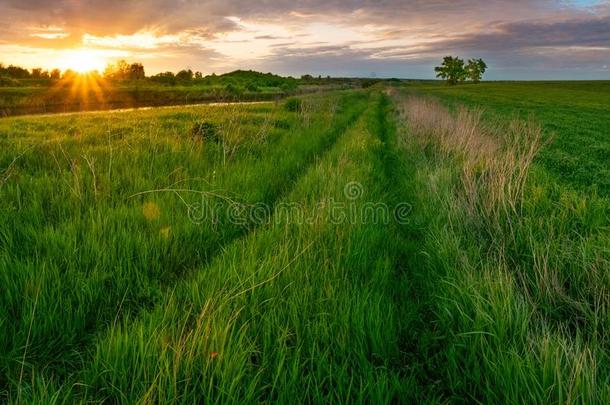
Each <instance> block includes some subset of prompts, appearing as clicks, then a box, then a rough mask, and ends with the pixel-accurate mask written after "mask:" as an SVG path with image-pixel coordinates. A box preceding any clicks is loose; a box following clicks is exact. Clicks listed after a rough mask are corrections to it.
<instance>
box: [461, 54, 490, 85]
mask: <svg viewBox="0 0 610 405" xmlns="http://www.w3.org/2000/svg"><path fill="white" fill-rule="evenodd" d="M486 70H487V64H486V63H485V62H484V61H483V59H470V60H469V61H468V64H467V65H466V75H467V76H468V78H469V79H470V80H472V82H473V83H479V82H480V81H481V78H482V77H483V74H484V73H485V71H486Z"/></svg>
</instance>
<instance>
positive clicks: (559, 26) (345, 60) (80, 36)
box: [0, 0, 610, 79]
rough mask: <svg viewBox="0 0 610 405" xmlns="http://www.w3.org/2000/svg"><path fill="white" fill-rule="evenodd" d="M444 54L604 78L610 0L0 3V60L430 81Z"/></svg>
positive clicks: (513, 68) (554, 74)
mask: <svg viewBox="0 0 610 405" xmlns="http://www.w3.org/2000/svg"><path fill="white" fill-rule="evenodd" d="M446 54H455V55H459V56H462V57H464V58H469V57H481V58H484V59H485V60H486V61H487V62H488V65H489V66H490V70H489V74H488V75H487V78H488V79H542V78H544V79H610V1H609V0H510V1H509V0H402V1H398V0H379V1H370V0H369V1H367V0H359V1H356V0H310V1H289V0H279V1H271V0H267V1H256V0H207V1H204V0H146V1H145V0H106V1H104V0H100V1H93V0H58V1H49V0H0V61H1V62H3V63H5V64H18V65H22V66H25V67H29V68H32V67H43V68H52V67H59V68H62V69H66V68H71V67H73V66H74V65H75V64H78V63H81V66H82V64H83V63H85V62H83V61H86V63H85V66H87V67H91V68H94V69H103V66H104V65H105V64H106V63H107V62H109V61H113V60H116V59H126V60H128V61H130V62H132V61H141V62H142V63H144V65H145V67H146V70H147V73H148V74H152V73H156V72H159V71H162V70H163V71H165V70H174V71H175V70H179V69H182V68H191V69H193V70H199V71H202V72H203V73H206V74H207V73H212V72H216V73H221V72H226V71H229V70H234V69H238V68H240V69H255V70H263V71H273V72H276V73H281V74H290V75H301V74H304V73H311V74H314V75H318V74H322V75H327V74H328V75H333V76H365V77H368V76H371V75H376V76H378V77H390V76H394V77H404V78H432V77H433V76H434V72H433V70H432V67H433V66H434V65H435V64H437V62H438V61H439V59H440V58H441V57H442V56H443V55H446ZM79 61H80V62H79Z"/></svg>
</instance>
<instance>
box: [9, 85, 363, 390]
mask: <svg viewBox="0 0 610 405" xmlns="http://www.w3.org/2000/svg"><path fill="white" fill-rule="evenodd" d="M340 101H341V102H340V105H339V106H338V107H339V108H340V109H341V111H339V112H338V113H337V116H336V117H334V116H327V115H326V116H325V115H324V114H323V113H322V114H321V115H320V119H317V118H314V119H313V121H312V122H309V123H308V124H307V125H303V124H302V123H301V124H297V123H294V124H291V125H295V126H296V125H303V127H302V129H297V130H292V131H288V132H285V135H284V134H279V135H277V136H276V139H275V140H274V142H275V143H273V144H265V146H266V148H265V157H266V159H264V160H261V159H259V158H258V157H257V153H256V151H252V150H248V152H247V154H246V156H238V157H239V158H240V159H239V160H232V161H230V162H229V163H228V164H222V165H220V164H218V168H217V169H216V170H214V178H213V179H212V180H213V181H214V183H215V185H220V187H221V189H228V190H238V192H239V195H240V197H241V198H242V200H240V201H242V202H245V203H247V202H248V201H255V202H260V203H265V204H268V205H269V206H270V207H272V206H273V204H274V203H275V202H276V201H277V200H278V199H279V198H280V197H281V196H282V195H283V194H285V193H286V192H287V191H288V190H289V189H290V188H291V187H292V179H293V178H294V177H295V176H296V177H298V176H299V173H302V172H303V171H304V170H305V168H306V167H307V166H308V165H310V164H312V163H313V162H315V161H316V156H318V155H319V154H320V153H322V152H324V150H326V149H327V148H329V147H330V146H331V145H332V144H333V143H334V142H335V141H336V139H337V138H338V136H340V135H341V133H343V132H344V131H345V130H346V128H347V127H348V126H349V125H350V123H351V122H352V121H353V119H354V117H355V116H356V115H358V114H359V112H361V111H362V109H363V108H364V105H365V104H366V96H365V95H364V94H357V95H354V94H352V95H348V96H346V97H342V99H341V100H340ZM324 108H326V109H327V107H324ZM327 111H332V108H331V109H327ZM324 120H326V122H325V121H324ZM240 124H241V123H240ZM62 141H63V142H69V140H67V141H65V140H63V139H62ZM135 141H136V142H139V141H140V140H139V139H136V140H135ZM131 142H133V140H132V141H131ZM174 142H175V141H174V140H172V139H167V138H164V139H163V140H162V141H161V142H159V143H161V145H162V146H163V147H166V148H169V149H170V150H171V151H172V152H174V151H175V152H177V154H182V155H184V153H185V152H183V151H181V150H180V149H178V150H177V151H176V147H177V148H184V147H186V148H189V149H191V148H192V150H190V151H186V153H189V154H191V156H192V158H191V161H192V160H193V159H196V158H195V156H194V155H196V153H201V151H200V150H198V149H199V147H198V146H197V145H193V144H192V143H190V144H189V142H188V141H187V142H185V141H182V142H184V143H183V144H182V145H175V144H174ZM166 143H169V145H167V144H166ZM59 145H61V143H60V144H59ZM87 146H89V145H87ZM206 146H207V145H206ZM59 148H60V149H62V150H64V149H63V148H62V147H61V146H59ZM66 148H68V147H67V146H66ZM80 148H81V150H82V152H84V151H89V149H87V148H86V147H80ZM155 149H156V150H155V153H153V154H152V160H153V161H154V160H158V163H156V164H154V167H155V169H156V171H161V172H163V171H165V172H168V171H169V170H167V169H166V170H164V169H163V168H164V167H167V166H165V165H169V164H171V162H172V161H173V159H174V156H173V153H172V152H170V151H167V152H160V151H159V150H158V149H157V148H155ZM77 150H78V149H77ZM138 150H139V149H138ZM145 150H147V149H145ZM286 150H291V151H294V152H292V153H289V154H287V153H286V152H285V151H286ZM105 152H106V153H110V154H112V153H113V152H112V150H110V151H109V152H108V151H105ZM140 152H141V153H142V154H144V151H141V150H140ZM175 152H174V153H175ZM219 152H223V151H219ZM68 153H70V152H68ZM72 153H77V152H72ZM86 153H91V152H86ZM217 155H218V156H219V158H223V160H224V156H222V155H220V153H218V154H217ZM140 157H141V155H136V156H134V155H133V153H129V154H127V153H124V154H121V152H120V151H118V152H114V156H112V157H108V156H104V155H99V156H98V162H99V161H102V159H104V158H106V159H108V161H110V159H112V160H113V165H114V167H115V170H117V171H118V170H121V169H125V168H127V167H130V165H129V164H128V162H129V161H131V162H133V161H134V158H135V159H136V160H137V159H139V158H140ZM183 157H184V156H183ZM207 157H208V158H210V157H211V158H212V159H210V161H213V156H210V154H208V156H207ZM168 158H169V159H168ZM149 159H151V158H149ZM168 160H169V161H168ZM184 163H188V161H187V162H183V164H184ZM160 165H162V166H160ZM143 166H144V167H147V166H148V165H143ZM208 166H209V163H208ZM26 167H27V166H26ZM152 167H153V166H152V165H151V168H152ZM189 169H190V170H189V172H190V173H192V174H195V173H197V171H198V169H199V170H201V169H202V168H201V166H200V167H199V168H197V167H194V168H193V167H191V168H189ZM206 169H207V170H206V171H204V172H202V174H203V175H204V176H205V175H209V173H208V171H210V170H212V168H206ZM204 170H205V169H204ZM185 171H186V170H185ZM172 173H173V172H172ZM70 174H71V173H66V174H63V176H66V177H67V176H70ZM170 174H171V173H170ZM192 174H191V175H192ZM124 175H128V174H127V173H125V174H123V173H122V174H121V175H120V176H117V177H119V178H118V179H116V177H115V180H114V183H111V180H110V178H109V179H107V181H108V182H109V183H110V185H109V187H112V188H114V189H115V190H116V188H119V189H120V188H121V186H120V185H118V184H120V182H121V181H129V180H128V178H123V176H124ZM63 176H61V177H63ZM108 176H109V177H110V175H108ZM182 176H183V177H184V178H185V179H187V180H186V181H182V182H176V183H180V184H179V185H178V186H174V187H173V188H180V189H189V188H190V187H193V186H194V187H193V189H196V190H197V189H199V190H206V189H207V190H209V185H206V184H205V183H203V184H202V182H195V185H192V183H193V182H190V183H191V185H189V180H188V179H189V177H188V175H186V174H184V173H183V174H182ZM137 178H138V177H137V176H136V179H137ZM33 180H34V181H36V182H37V185H38V187H41V188H42V190H47V189H48V188H49V186H50V183H51V182H58V183H59V184H57V186H56V187H57V190H58V191H59V193H60V195H61V194H70V187H69V184H68V185H67V184H62V183H61V181H60V180H61V179H59V180H55V179H54V178H49V177H48V176H44V177H43V178H42V179H41V178H40V177H36V176H34V177H33ZM87 180H89V181H91V180H92V178H89V179H86V180H83V183H85V184H86V183H87ZM103 180H104V179H103V174H98V175H97V181H99V182H102V181H103ZM166 181H167V179H166ZM117 183H118V184H117ZM202 185H203V187H202ZM142 186H143V185H142V184H141V183H136V184H134V185H132V187H134V188H135V187H142ZM206 186H207V187H206ZM124 188H125V190H121V191H119V192H116V191H115V192H114V193H110V192H108V195H107V197H106V198H100V197H99V196H90V195H89V196H87V197H83V198H86V199H87V203H88V204H87V205H84V203H83V201H82V200H78V201H76V203H75V202H74V200H73V199H72V200H71V199H70V198H69V195H65V196H63V197H60V199H57V200H53V201H52V202H49V203H47V204H48V207H49V208H50V209H51V210H56V209H59V210H60V211H62V212H63V213H64V215H65V216H60V215H58V217H55V218H54V216H53V214H52V213H50V212H49V209H48V208H47V209H42V207H41V206H40V204H41V203H42V204H44V203H43V202H41V201H40V200H41V198H43V197H46V195H45V194H44V193H42V192H41V189H36V188H34V189H33V190H30V189H28V191H27V192H30V193H33V195H32V196H31V197H30V198H23V199H22V201H23V205H24V207H23V208H24V209H21V208H20V210H19V211H18V213H17V215H15V216H13V217H8V216H7V217H4V221H5V222H4V224H3V225H4V226H3V229H5V232H4V235H5V236H6V237H5V238H4V239H3V241H2V242H3V245H4V246H3V247H4V248H5V249H3V252H5V253H4V254H3V255H2V256H1V257H0V262H1V263H2V264H3V267H4V268H5V269H7V271H5V272H3V274H2V277H3V283H4V285H5V286H7V289H6V290H5V294H3V297H2V299H1V301H0V303H1V304H2V308H3V310H4V311H3V313H6V314H8V315H9V316H11V317H12V319H18V320H19V321H18V322H12V323H8V322H7V324H6V327H5V328H4V329H3V331H2V333H1V334H0V337H2V342H3V344H2V346H3V347H6V348H7V350H6V351H5V352H4V353H3V356H2V359H1V363H0V364H1V366H2V370H3V373H2V374H3V377H2V378H1V379H0V381H2V380H3V381H4V384H6V386H7V387H11V386H12V387H15V386H21V385H23V384H24V381H28V380H30V379H36V378H37V377H38V376H39V375H40V374H44V375H47V376H49V377H48V378H51V379H59V380H61V378H62V375H66V374H67V373H69V372H70V370H72V369H74V367H78V364H79V363H80V362H81V359H82V357H83V356H84V355H85V354H86V352H87V350H86V346H87V345H88V344H89V342H90V341H91V339H93V338H94V337H95V335H96V334H98V333H100V332H101V331H102V330H103V329H104V328H106V327H112V326H113V325H115V324H116V323H117V322H118V321H119V320H120V319H121V318H123V317H127V318H130V317H132V316H134V315H135V314H137V312H139V311H140V310H142V309H144V308H147V307H149V308H150V307H153V306H154V305H155V303H156V302H157V301H159V300H160V299H161V297H163V295H164V294H165V292H164V291H167V290H170V291H171V286H172V285H173V284H174V283H175V281H176V280H178V279H180V278H182V277H184V275H185V274H188V272H189V271H190V269H192V268H194V267H197V266H201V265H202V264H205V263H207V262H208V261H210V260H211V259H212V258H213V257H214V255H215V254H217V253H218V252H220V251H222V248H223V246H224V245H226V244H228V243H230V241H232V240H234V239H236V238H238V237H240V236H241V235H243V234H245V233H247V232H251V231H252V230H253V229H254V228H253V226H254V225H255V224H251V223H232V221H231V218H230V217H227V216H226V215H223V216H219V217H218V218H217V222H216V223H214V224H211V223H209V222H203V221H202V222H201V223H199V224H194V223H193V221H192V220H193V218H189V216H188V215H187V214H188V212H187V209H186V208H185V207H184V205H183V201H184V199H187V200H188V199H189V198H192V196H189V195H186V196H177V195H176V194H175V193H164V194H162V195H159V193H155V194H152V195H145V196H143V197H141V198H137V199H128V200H126V199H125V197H126V196H128V195H130V194H131V193H129V192H128V189H129V188H128V187H124ZM155 188H158V187H152V189H155ZM142 189H144V190H146V188H140V190H142ZM211 191H213V192H216V189H212V190H211ZM11 192H13V193H23V192H22V191H20V186H19V183H18V184H17V185H16V186H14V189H11V188H9V190H8V193H7V194H5V201H6V202H7V203H8V202H10V201H11V198H10V197H12V195H11ZM221 193H223V192H221ZM224 193H226V192H224ZM49 194H50V195H53V194H55V193H49ZM233 198H234V197H233ZM13 201H14V200H13ZM190 201H192V199H191V200H190ZM195 203H197V200H195ZM221 203H223V201H221ZM75 205H76V206H75ZM213 207H214V208H215V209H217V210H218V212H221V213H224V214H226V212H227V210H228V209H227V207H226V206H224V205H220V206H219V205H218V204H214V206H213ZM71 209H76V212H75V213H74V212H70V210H71ZM20 221H23V222H21V224H20V226H19V227H18V230H19V232H14V231H11V232H10V233H9V232H8V230H9V229H15V228H16V227H17V223H19V222H20ZM26 224H27V225H29V226H26ZM134 229H139V232H138V233H135V234H134ZM41 230H42V232H41ZM16 246H20V247H21V249H22V250H19V249H16ZM8 252H13V254H11V255H9V254H8ZM96 252H97V253H96ZM15 253H16V254H15ZM24 290H25V291H26V294H25V296H24V295H23V293H22V291H24ZM49 337H52V338H51V339H49ZM68 354H69V355H68ZM24 375H25V379H24ZM9 389H10V388H9Z"/></svg>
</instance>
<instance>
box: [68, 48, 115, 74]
mask: <svg viewBox="0 0 610 405" xmlns="http://www.w3.org/2000/svg"><path fill="white" fill-rule="evenodd" d="M107 63H108V61H107V60H106V58H104V56H103V55H102V54H101V52H100V51H96V50H93V49H76V50H72V51H68V52H67V54H66V55H65V57H63V58H62V61H61V65H62V66H61V67H62V68H63V69H64V70H65V69H71V70H74V71H75V72H78V73H87V72H91V71H94V70H97V71H99V72H101V71H103V70H104V68H105V67H106V65H107Z"/></svg>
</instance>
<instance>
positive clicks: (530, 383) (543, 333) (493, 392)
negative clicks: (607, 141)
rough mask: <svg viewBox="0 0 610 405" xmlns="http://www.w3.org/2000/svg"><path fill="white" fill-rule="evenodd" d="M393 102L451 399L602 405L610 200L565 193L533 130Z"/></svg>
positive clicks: (607, 394)
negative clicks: (541, 161) (544, 163)
mask: <svg viewBox="0 0 610 405" xmlns="http://www.w3.org/2000/svg"><path fill="white" fill-rule="evenodd" d="M396 100H397V103H398V106H399V110H400V111H401V113H402V117H403V120H404V122H405V123H406V124H405V127H404V129H403V130H402V140H403V147H404V148H405V150H406V151H407V154H406V157H407V159H409V160H410V161H411V162H412V164H413V167H414V170H415V171H416V178H415V182H408V183H407V184H408V186H409V187H411V188H414V190H415V191H413V195H415V196H416V198H418V199H419V204H420V206H422V207H426V210H429V212H428V213H424V212H422V211H420V212H419V216H420V217H421V218H420V221H422V222H423V223H426V229H425V230H423V231H422V238H423V239H424V242H423V244H422V252H423V253H424V254H425V257H426V260H425V262H426V269H427V270H422V271H425V272H426V276H424V277H423V279H424V281H423V282H422V288H423V289H425V290H426V291H428V293H427V295H428V299H427V301H426V302H427V304H426V306H425V307H426V308H427V310H425V312H426V313H431V314H432V315H433V316H432V318H433V320H432V321H431V322H432V324H433V325H434V333H435V335H436V336H438V337H439V339H438V340H436V341H435V342H434V344H433V345H432V347H433V348H432V349H431V348H428V350H429V351H432V352H435V353H436V355H435V356H433V360H432V361H431V363H432V364H434V365H435V366H434V365H431V366H430V369H435V368H437V369H439V370H440V371H436V372H432V373H431V374H432V375H433V376H434V375H437V376H438V378H440V379H441V381H442V383H440V384H438V387H439V388H440V390H441V392H443V393H444V394H443V395H444V396H445V397H447V398H450V399H454V400H455V399H462V400H463V399H465V398H470V399H471V400H474V401H481V402H492V403H496V402H502V403H506V402H508V403H523V402H535V403H548V402H552V403H583V402H584V403H591V402H597V403H607V402H608V399H609V398H610V390H609V388H608V387H609V386H608V381H609V378H610V368H609V366H610V364H609V363H608V354H607V353H608V337H609V335H608V330H609V329H608V326H609V321H608V319H609V318H608V314H609V312H608V304H609V302H610V295H609V294H608V287H609V285H608V277H609V275H610V273H609V272H610V265H609V264H610V261H609V257H610V251H609V249H608V247H609V246H610V238H609V237H608V234H607V232H605V231H604V229H607V218H606V220H603V219H602V218H603V216H604V212H606V213H607V212H608V202H607V201H604V200H601V199H599V198H596V197H595V196H585V195H579V194H577V193H576V192H574V191H571V190H566V189H564V188H563V187H562V186H560V185H558V184H557V183H555V182H554V181H553V179H552V178H551V177H549V176H548V174H547V173H545V172H544V170H543V169H542V168H540V167H539V166H537V165H536V163H535V162H536V153H537V152H538V151H539V149H540V148H541V146H542V145H543V142H542V136H541V131H540V129H539V128H538V127H537V126H536V125H534V124H532V123H529V122H528V123H522V122H512V123H510V124H509V125H506V124H500V123H489V122H483V121H482V120H481V112H480V111H476V110H475V111H472V110H466V109H463V108H462V109H458V111H457V112H456V113H450V112H449V111H448V110H447V109H446V108H445V107H443V106H442V105H441V104H439V103H438V102H436V101H432V100H429V99H422V98H414V97H409V96H405V97H396ZM575 207H579V208H577V209H576V210H575ZM604 224H605V225H604ZM604 226H606V228H604ZM427 311H429V312H427ZM422 361H424V362H425V363H428V361H427V360H422Z"/></svg>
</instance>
